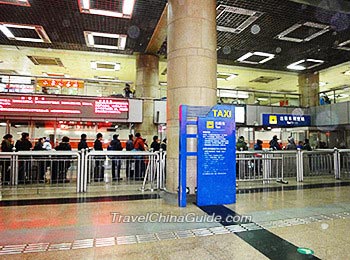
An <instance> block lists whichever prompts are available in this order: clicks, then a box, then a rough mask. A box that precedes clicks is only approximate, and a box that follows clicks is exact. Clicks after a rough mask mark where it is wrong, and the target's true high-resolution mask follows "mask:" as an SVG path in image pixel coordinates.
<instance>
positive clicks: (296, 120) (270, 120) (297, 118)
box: [262, 114, 311, 127]
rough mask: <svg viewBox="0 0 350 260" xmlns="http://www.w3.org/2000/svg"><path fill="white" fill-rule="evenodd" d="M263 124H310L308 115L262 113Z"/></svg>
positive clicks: (283, 125) (292, 125)
mask: <svg viewBox="0 0 350 260" xmlns="http://www.w3.org/2000/svg"><path fill="white" fill-rule="evenodd" d="M262 122H263V126H278V127H297V126H310V125H311V116H310V115H291V114H262Z"/></svg>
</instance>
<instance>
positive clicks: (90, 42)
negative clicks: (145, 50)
mask: <svg viewBox="0 0 350 260" xmlns="http://www.w3.org/2000/svg"><path fill="white" fill-rule="evenodd" d="M84 36H85V41H86V45H87V46H88V47H92V48H99V49H110V50H124V49H125V45H126V37H127V36H126V35H124V34H112V33H101V32H88V31H84ZM95 37H102V38H110V39H116V45H104V44H95Z"/></svg>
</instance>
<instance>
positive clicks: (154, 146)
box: [151, 135, 160, 152]
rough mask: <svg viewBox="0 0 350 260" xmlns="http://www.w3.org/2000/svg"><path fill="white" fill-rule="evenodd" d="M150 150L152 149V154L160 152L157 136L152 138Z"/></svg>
mask: <svg viewBox="0 0 350 260" xmlns="http://www.w3.org/2000/svg"><path fill="white" fill-rule="evenodd" d="M151 148H152V149H153V152H158V151H159V150H160V143H159V138H158V135H155V136H153V142H152V143H151Z"/></svg>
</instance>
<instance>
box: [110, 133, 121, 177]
mask: <svg viewBox="0 0 350 260" xmlns="http://www.w3.org/2000/svg"><path fill="white" fill-rule="evenodd" d="M118 137H119V135H118V134H114V135H113V140H112V141H111V142H110V144H109V147H110V150H112V151H123V147H122V144H121V142H120V140H119V139H118ZM116 167H117V176H115V168H116ZM120 168H121V160H120V159H118V157H117V156H112V178H113V180H117V181H120V180H122V179H121V178H120Z"/></svg>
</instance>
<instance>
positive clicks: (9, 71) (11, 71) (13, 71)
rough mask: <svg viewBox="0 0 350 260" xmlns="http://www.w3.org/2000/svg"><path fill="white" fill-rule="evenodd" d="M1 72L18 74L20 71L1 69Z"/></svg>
mask: <svg viewBox="0 0 350 260" xmlns="http://www.w3.org/2000/svg"><path fill="white" fill-rule="evenodd" d="M0 74H6V75H16V74H18V72H17V71H15V70H6V69H0Z"/></svg>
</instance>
